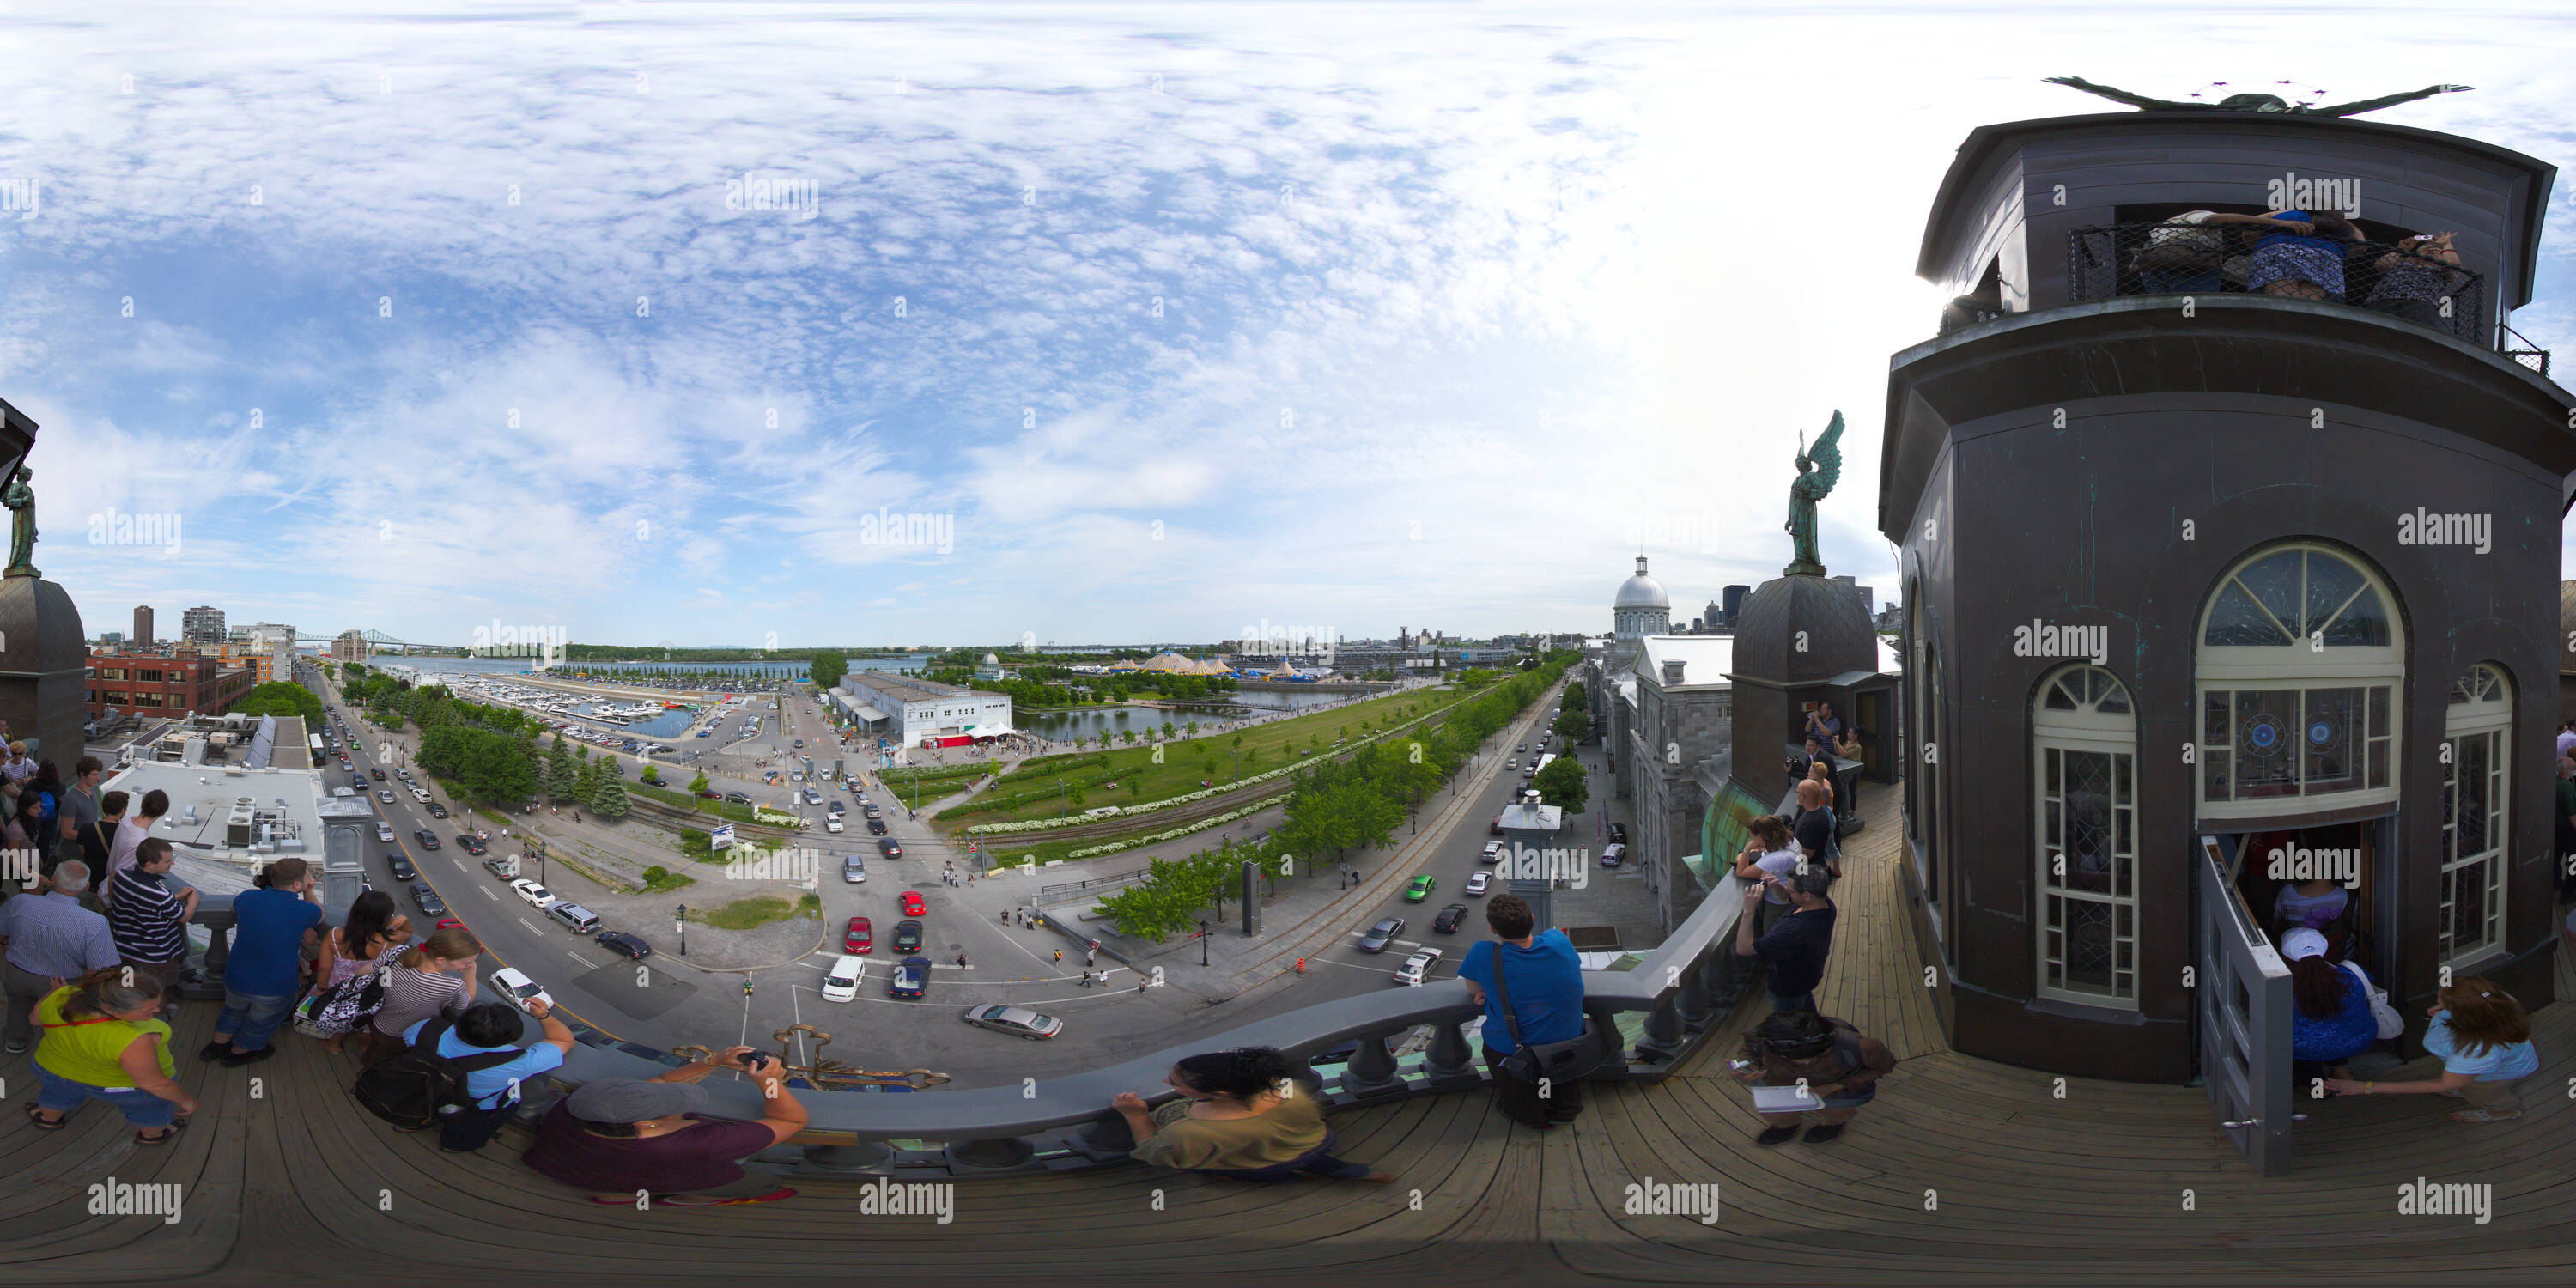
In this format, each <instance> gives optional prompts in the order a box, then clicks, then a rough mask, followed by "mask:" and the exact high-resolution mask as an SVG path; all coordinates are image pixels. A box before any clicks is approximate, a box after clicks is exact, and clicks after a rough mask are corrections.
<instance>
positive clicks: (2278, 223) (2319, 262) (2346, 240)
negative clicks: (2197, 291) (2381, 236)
mask: <svg viewBox="0 0 2576 1288" xmlns="http://www.w3.org/2000/svg"><path fill="white" fill-rule="evenodd" d="M2258 222H2263V223H2268V224H2269V225H2270V227H2269V228H2268V229H2266V230H2264V232H2263V235H2262V236H2261V237H2259V238H2257V239H2256V240H2255V242H2254V263H2253V266H2252V268H2251V270H2250V271H2249V272H2248V274H2247V276H2246V278H2245V287H2246V289H2247V290H2251V291H2260V292H2262V293H2263V294H2265V295H2278V296H2282V297H2285V298H2288V299H2294V300H2324V301H2326V302H2328V303H2331V304H2341V303H2343V302H2344V276H2343V271H2344V256H2345V255H2346V254H2347V253H2349V252H2350V251H2351V250H2352V248H2353V247H2354V246H2355V245H2357V244H2358V243H2359V242H2360V241H2361V230H2360V229H2359V228H2356V227H2354V226H2353V225H2352V223H2351V222H2350V221H2349V220H2346V219H2345V218H2344V217H2343V216H2341V215H2338V214H2336V213H2334V212H2333V211H2331V210H2319V211H2313V212H2311V211H2305V210H2275V211H2271V212H2269V213H2267V214H2265V215H2263V216H2262V218H2261V220H2259V221H2258Z"/></svg>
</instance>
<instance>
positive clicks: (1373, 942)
mask: <svg viewBox="0 0 2576 1288" xmlns="http://www.w3.org/2000/svg"><path fill="white" fill-rule="evenodd" d="M1402 933H1404V918H1402V917H1388V918H1387V919H1385V920H1383V921H1380V922H1379V923H1377V924H1376V925H1374V926H1371V927H1369V932H1368V933H1367V934H1366V935H1363V936H1361V937H1360V951H1361V952H1364V953H1382V952H1385V951H1386V945H1387V941H1388V940H1391V939H1393V938H1395V937H1396V936H1397V935H1400V934H1402Z"/></svg>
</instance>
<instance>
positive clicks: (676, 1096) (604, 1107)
mask: <svg viewBox="0 0 2576 1288" xmlns="http://www.w3.org/2000/svg"><path fill="white" fill-rule="evenodd" d="M706 1103H707V1089H706V1088H704V1087H701V1086H699V1085H698V1084H696V1083H694V1082H645V1081H642V1080H640V1079H636V1078H593V1079H591V1080H590V1081H588V1082H585V1083H583V1084H581V1089H580V1090H578V1091H575V1092H574V1093H572V1094H571V1095H569V1096H567V1097H565V1098H564V1110H565V1112H567V1113H570V1114H571V1115H572V1116H573V1117H575V1118H579V1119H581V1120H582V1121H584V1122H594V1123H634V1122H642V1121H644V1120H645V1119H647V1118H662V1117H667V1116H669V1115H671V1114H682V1113H687V1112H689V1111H690V1110H693V1109H700V1108H703V1107H705V1105H706Z"/></svg>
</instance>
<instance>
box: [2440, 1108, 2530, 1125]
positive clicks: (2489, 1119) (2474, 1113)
mask: <svg viewBox="0 0 2576 1288" xmlns="http://www.w3.org/2000/svg"><path fill="white" fill-rule="evenodd" d="M2520 1117H2522V1111H2521V1110H2519V1109H2516V1110H2514V1111H2513V1112H2512V1113H2508V1114H2493V1113H2488V1112H2487V1111H2486V1110H2483V1109H2454V1110H2452V1111H2451V1121H2452V1122H2455V1123H2509V1122H2512V1121H2513V1120H2514V1119H2516V1118H2520Z"/></svg>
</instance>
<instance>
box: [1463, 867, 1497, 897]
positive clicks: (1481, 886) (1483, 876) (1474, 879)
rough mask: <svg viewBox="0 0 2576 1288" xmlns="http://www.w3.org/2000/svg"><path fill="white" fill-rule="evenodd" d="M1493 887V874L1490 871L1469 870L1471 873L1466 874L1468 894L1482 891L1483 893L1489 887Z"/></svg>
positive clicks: (1489, 888)
mask: <svg viewBox="0 0 2576 1288" xmlns="http://www.w3.org/2000/svg"><path fill="white" fill-rule="evenodd" d="M1493 888H1494V874H1493V873H1491V872H1471V873H1469V874H1468V875H1467V893H1469V894H1483V893H1485V892H1486V891H1488V890H1491V889H1493Z"/></svg>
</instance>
